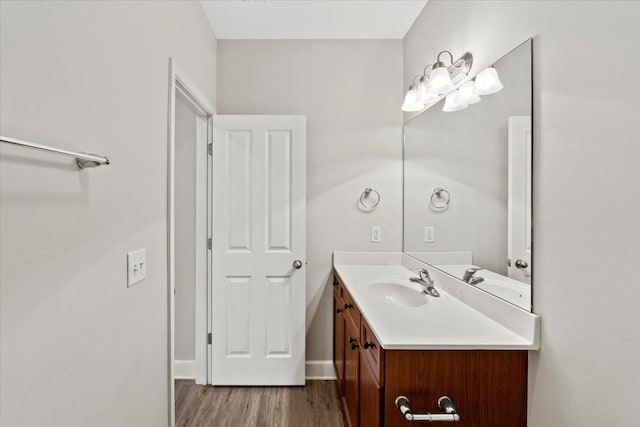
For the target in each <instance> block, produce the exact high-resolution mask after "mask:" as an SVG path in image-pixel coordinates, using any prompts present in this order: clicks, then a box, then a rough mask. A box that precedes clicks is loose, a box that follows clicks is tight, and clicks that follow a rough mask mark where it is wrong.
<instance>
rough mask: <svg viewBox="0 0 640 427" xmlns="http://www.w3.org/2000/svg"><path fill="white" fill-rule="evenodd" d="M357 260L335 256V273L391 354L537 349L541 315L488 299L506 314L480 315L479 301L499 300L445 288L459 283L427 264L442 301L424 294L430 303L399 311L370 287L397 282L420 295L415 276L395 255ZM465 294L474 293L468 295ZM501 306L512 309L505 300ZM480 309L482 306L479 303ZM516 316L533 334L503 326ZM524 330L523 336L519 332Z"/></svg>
mask: <svg viewBox="0 0 640 427" xmlns="http://www.w3.org/2000/svg"><path fill="white" fill-rule="evenodd" d="M337 254H338V253H337ZM342 254H345V253H342ZM354 255H355V253H348V256H344V255H343V256H334V257H335V258H336V259H335V261H334V263H335V265H334V268H335V270H336V272H337V273H338V275H339V276H340V278H341V279H342V281H343V282H344V284H345V286H346V288H347V291H348V292H349V293H350V294H351V296H352V298H353V300H354V301H355V303H356V304H357V306H358V308H359V309H360V311H361V313H362V316H363V317H364V318H365V320H366V322H367V324H368V325H369V326H370V328H371V329H372V332H373V333H374V334H375V336H376V338H377V339H378V341H379V342H380V345H382V347H383V348H385V349H387V350H392V349H402V350H408V349H413V350H428V349H430V350H435V349H440V350H443V349H449V350H455V349H464V350H472V349H483V350H489V349H493V350H532V349H537V348H539V344H538V338H537V337H538V335H539V333H538V328H539V318H538V316H536V315H534V314H532V313H528V312H525V311H522V310H520V309H517V308H515V307H513V310H519V311H521V313H519V312H518V311H510V310H512V309H511V308H509V307H505V308H504V309H503V308H501V306H499V305H498V306H497V305H496V303H495V302H493V301H491V300H488V304H487V305H486V308H488V309H491V308H496V307H497V310H496V311H501V310H502V311H503V313H502V314H500V315H499V316H492V315H487V314H484V313H483V312H482V311H480V310H478V308H477V307H478V305H479V304H478V303H477V300H478V299H482V298H492V299H495V298H494V297H492V296H490V295H486V296H483V295H476V294H475V293H474V292H476V293H477V292H480V293H481V294H484V292H481V291H478V290H475V289H473V290H471V291H468V290H467V289H465V288H460V286H468V285H465V284H462V285H459V284H453V283H445V282H447V281H453V280H455V279H453V278H451V277H448V276H447V275H446V274H444V273H442V272H439V271H437V270H435V269H432V268H429V267H430V266H428V265H426V267H427V269H428V270H429V272H430V273H431V276H432V278H434V280H435V286H436V288H437V289H438V291H439V292H440V294H441V297H440V298H434V297H431V296H426V295H425V298H427V300H428V301H427V304H425V305H422V306H418V307H406V306H399V305H396V304H394V303H390V302H387V301H384V300H383V299H381V298H379V297H376V296H374V295H372V294H371V293H370V292H369V291H368V290H367V287H368V286H369V285H370V284H372V283H376V282H378V283H379V282H395V283H401V284H402V285H406V286H409V287H414V288H415V289H416V291H419V290H420V287H419V285H417V284H413V283H411V282H409V278H410V277H415V276H416V274H415V273H413V272H412V271H410V270H409V269H408V268H407V267H405V266H403V265H402V264H401V257H399V256H398V255H397V253H393V254H392V255H393V256H391V257H389V258H388V259H387V261H388V262H385V260H384V259H382V260H381V259H380V255H379V254H377V255H376V257H374V258H373V260H374V261H378V262H380V263H379V264H375V265H371V264H367V263H366V262H363V263H362V264H358V262H362V260H363V258H359V257H358V256H354ZM368 259H369V260H370V261H369V262H371V260H372V258H371V257H368ZM439 282H440V283H439ZM469 288H471V287H470V286H469ZM460 289H461V290H462V291H460ZM467 292H471V293H474V294H473V295H467ZM461 297H462V298H461ZM467 300H469V301H473V304H469V301H467ZM496 300H497V299H496ZM500 303H502V304H508V303H506V302H502V301H500ZM472 305H475V306H476V307H473V306H472ZM480 306H483V305H482V304H480ZM483 307H484V306H483ZM505 312H506V313H507V315H506V316H505V315H504V313H505ZM488 314H493V313H488ZM500 316H502V317H500ZM518 316H520V317H521V318H522V320H524V323H525V324H526V325H524V326H525V328H526V327H533V328H535V330H534V331H530V333H529V331H528V330H527V329H523V326H522V325H519V326H518V327H517V328H509V327H508V326H507V325H505V324H504V323H509V322H511V321H517V320H518V319H516V318H517V317H518ZM496 317H499V318H501V319H507V322H504V323H501V322H499V321H498V320H496ZM514 329H515V330H514ZM516 330H517V332H516ZM523 331H524V332H525V333H518V332H523Z"/></svg>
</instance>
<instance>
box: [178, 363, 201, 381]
mask: <svg viewBox="0 0 640 427" xmlns="http://www.w3.org/2000/svg"><path fill="white" fill-rule="evenodd" d="M195 372H196V361H195V360H176V361H174V362H173V374H174V378H175V379H177V380H194V379H195V378H196V375H195Z"/></svg>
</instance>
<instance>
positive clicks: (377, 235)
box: [371, 225, 382, 243]
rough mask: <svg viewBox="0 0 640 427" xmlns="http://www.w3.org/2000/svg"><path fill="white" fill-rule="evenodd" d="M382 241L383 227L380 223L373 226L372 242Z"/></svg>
mask: <svg viewBox="0 0 640 427" xmlns="http://www.w3.org/2000/svg"><path fill="white" fill-rule="evenodd" d="M381 241H382V227H380V226H379V225H373V226H371V243H380V242H381Z"/></svg>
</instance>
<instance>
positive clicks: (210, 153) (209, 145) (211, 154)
mask: <svg viewBox="0 0 640 427" xmlns="http://www.w3.org/2000/svg"><path fill="white" fill-rule="evenodd" d="M207 153H209V155H210V156H213V142H210V143H208V144H207Z"/></svg>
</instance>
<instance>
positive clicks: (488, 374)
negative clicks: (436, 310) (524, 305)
mask: <svg viewBox="0 0 640 427" xmlns="http://www.w3.org/2000/svg"><path fill="white" fill-rule="evenodd" d="M335 283H336V286H335V288H334V357H335V361H334V363H335V367H336V373H337V375H338V383H339V384H340V390H341V393H342V403H343V408H344V414H345V419H346V420H347V424H348V425H349V426H351V427H378V426H385V427H401V426H404V427H407V426H410V425H413V424H416V425H422V424H424V423H417V422H416V423H413V422H409V421H406V420H405V419H404V418H403V417H402V416H401V415H400V413H399V411H398V410H397V408H396V407H395V399H396V397H397V396H400V395H404V396H407V397H408V398H409V401H410V402H411V407H412V410H413V411H414V413H425V412H432V413H433V412H441V411H440V409H439V408H438V406H437V401H438V398H439V397H440V396H443V395H446V396H449V397H450V398H451V399H452V401H453V403H454V404H455V406H456V409H457V411H458V413H459V414H460V421H459V422H457V423H456V425H457V426H459V427H502V426H504V427H522V426H526V424H527V357H528V356H527V352H526V351H520V350H513V351H494V350H385V349H384V348H382V346H381V345H380V343H379V342H378V340H377V338H376V337H375V335H374V334H373V332H372V330H371V328H370V327H369V325H368V324H367V322H366V321H365V319H364V318H363V317H362V316H361V315H360V311H359V308H358V307H357V305H356V303H355V301H353V298H352V297H351V295H349V292H348V291H347V289H346V288H345V287H344V284H343V283H342V282H341V280H340V278H339V276H338V275H337V274H336V275H335ZM345 305H346V306H347V309H346V310H345V309H344V307H345ZM349 305H352V307H348V306H349ZM340 308H342V310H338V309H340ZM356 316H357V320H356V319H355V317H356Z"/></svg>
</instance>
